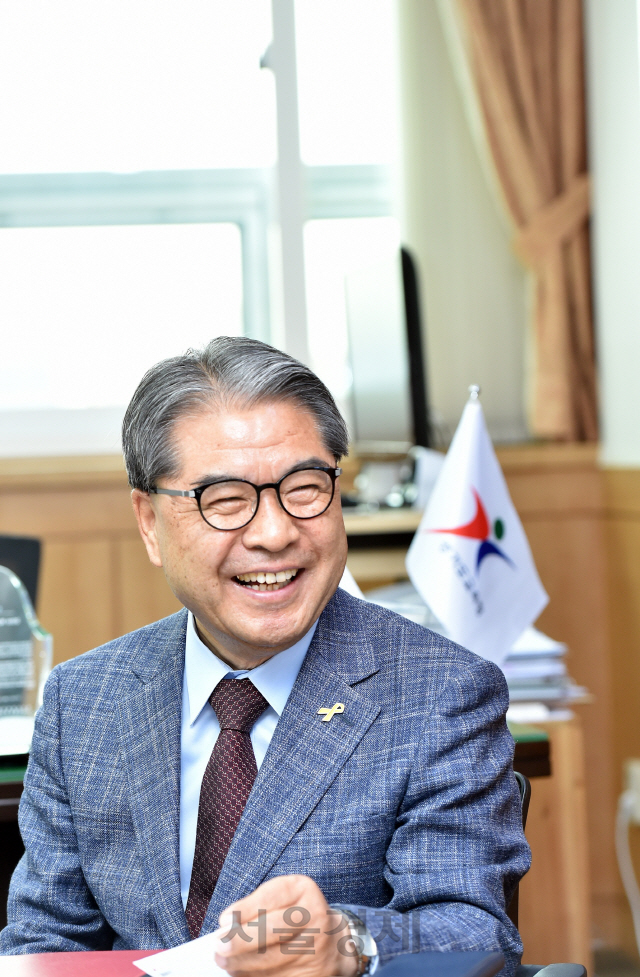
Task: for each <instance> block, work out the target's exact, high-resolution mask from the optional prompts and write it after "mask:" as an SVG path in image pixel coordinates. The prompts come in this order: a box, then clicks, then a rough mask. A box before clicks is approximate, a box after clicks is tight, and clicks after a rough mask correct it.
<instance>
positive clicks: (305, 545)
mask: <svg viewBox="0 0 640 977" xmlns="http://www.w3.org/2000/svg"><path fill="white" fill-rule="evenodd" d="M173 437H174V441H175V444H176V445H177V446H178V456H179V459H180V464H181V471H180V474H179V475H178V476H177V477H175V478H171V479H163V480H162V484H161V486H159V487H162V488H175V489H192V488H196V487H198V486H199V485H202V484H204V483H206V482H209V481H212V480H214V479H216V478H221V477H222V478H241V479H246V480H248V481H250V482H253V483H255V484H257V485H259V484H263V483H265V482H277V481H279V480H280V479H281V478H282V477H283V475H286V474H287V473H288V472H290V471H292V470H293V469H294V468H296V467H299V466H301V465H310V466H313V465H322V466H327V467H331V468H333V467H334V466H335V461H334V459H333V457H332V456H331V453H330V452H329V451H328V450H327V448H326V447H325V446H324V444H323V443H322V439H321V437H320V434H319V431H318V428H317V425H316V422H315V420H314V419H313V418H312V417H311V416H310V415H309V414H308V413H306V412H305V411H304V410H302V409H301V408H300V407H299V405H298V404H295V403H291V402H286V401H285V402H273V403H271V402H268V403H264V404H259V405H258V406H256V407H253V408H251V409H225V408H220V409H215V408H207V409H205V410H204V411H203V412H202V413H200V414H198V415H197V416H195V417H184V418H182V419H180V420H179V421H177V422H176V424H175V426H174V430H173ZM132 500H133V506H134V510H135V512H136V517H137V519H138V525H139V527H140V532H141V534H142V538H143V540H144V542H145V545H146V547H147V552H148V554H149V559H150V560H151V562H152V563H153V564H154V565H155V566H161V567H163V569H164V572H165V575H166V577H167V580H168V582H169V585H170V587H171V589H172V590H173V592H174V594H175V595H176V597H177V598H178V599H179V600H180V601H181V602H182V603H183V604H184V606H185V607H187V608H188V609H189V610H190V611H192V612H193V614H194V616H195V618H196V622H197V625H198V630H199V632H200V635H201V637H202V638H203V640H204V641H205V642H206V643H207V644H208V645H209V646H210V647H211V648H212V649H213V651H215V652H216V654H218V655H219V656H220V657H222V658H223V659H224V660H225V661H227V662H228V663H229V664H231V665H233V667H234V668H253V667H254V666H256V665H258V664H260V663H261V662H263V661H266V659H267V658H270V657H271V656H272V655H274V654H276V653H277V652H279V651H283V650H284V649H285V648H289V647H291V645H293V644H295V643H296V641H299V640H300V638H302V637H303V636H304V635H305V634H306V632H307V631H308V630H309V628H310V627H311V625H312V624H313V622H314V621H315V620H316V619H317V618H318V616H319V615H320V613H321V611H322V610H323V608H324V607H325V605H326V603H327V601H328V600H329V598H330V597H331V596H332V595H333V593H334V592H335V590H336V588H337V586H338V583H339V582H340V577H341V576H342V572H343V570H344V565H345V562H346V557H347V540H346V535H345V530H344V523H343V520H342V510H341V507H340V498H339V488H338V483H336V493H335V496H334V498H333V501H332V503H331V505H330V506H329V508H328V509H327V511H326V512H324V513H323V514H322V515H320V516H317V517H315V518H314V519H306V520H301V519H294V518H293V517H292V516H289V515H288V514H287V513H286V512H285V511H284V510H283V509H282V507H281V506H280V503H279V502H278V499H277V497H276V493H275V491H274V490H273V489H266V490H265V491H263V492H262V493H261V496H260V505H259V507H258V511H257V514H256V515H255V517H254V518H253V519H252V521H251V522H250V523H249V524H248V525H247V526H244V527H243V528H242V529H236V530H233V531H231V532H222V531H220V530H217V529H213V528H212V527H211V526H209V525H207V523H206V522H205V521H204V519H203V518H202V516H201V515H200V512H199V510H198V506H197V503H196V500H195V499H189V498H181V497H174V496H163V495H148V494H147V493H146V492H141V491H139V490H138V489H134V490H133V493H132ZM262 574H264V575H265V577H264V582H263V581H262V579H261V575H262ZM267 574H275V582H274V581H273V580H272V578H271V577H267ZM269 581H271V582H269Z"/></svg>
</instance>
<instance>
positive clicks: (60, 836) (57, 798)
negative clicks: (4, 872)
mask: <svg viewBox="0 0 640 977" xmlns="http://www.w3.org/2000/svg"><path fill="white" fill-rule="evenodd" d="M59 674H60V670H59V669H54V670H53V672H52V673H51V676H50V677H49V680H48V681H47V684H46V687H45V692H44V703H43V705H42V708H41V709H40V710H39V711H38V713H37V716H36V724H35V732H34V737H33V743H32V746H31V754H30V758H29V766H28V769H27V773H26V775H25V781H24V791H23V795H22V799H21V802H20V812H19V823H20V831H21V834H22V839H23V842H24V845H25V853H24V855H23V857H22V859H21V861H20V862H19V864H18V867H17V868H16V870H15V872H14V874H13V878H12V880H11V886H10V889H9V902H8V906H7V919H8V925H7V926H6V928H5V929H4V930H3V931H2V932H1V933H0V954H20V953H46V952H54V951H61V950H111V948H112V945H113V931H112V930H111V928H110V927H109V925H108V923H107V922H106V920H105V919H104V917H103V915H102V914H101V912H100V910H99V909H98V907H97V905H96V903H95V900H94V899H93V896H92V895H91V892H90V890H89V888H88V886H87V884H86V881H85V878H84V874H83V871H82V865H81V863H80V855H79V852H78V845H77V840H76V833H75V828H74V824H73V817H72V814H71V809H70V806H69V800H68V797H67V792H66V788H65V777H64V770H63V766H62V761H61V756H60V722H59Z"/></svg>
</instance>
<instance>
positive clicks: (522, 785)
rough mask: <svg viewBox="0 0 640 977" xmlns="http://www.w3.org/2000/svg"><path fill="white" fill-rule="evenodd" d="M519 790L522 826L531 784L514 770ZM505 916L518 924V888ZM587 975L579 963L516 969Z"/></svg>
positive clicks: (527, 976)
mask: <svg viewBox="0 0 640 977" xmlns="http://www.w3.org/2000/svg"><path fill="white" fill-rule="evenodd" d="M514 773H515V778H516V780H517V781H518V788H519V790H520V803H521V805H522V828H523V830H524V828H525V827H526V825H527V814H528V813H529V801H530V800H531V784H530V783H529V780H528V778H527V777H525V775H524V774H523V773H520V772H519V771H518V770H516V771H514ZM507 916H508V917H509V919H510V920H511V922H512V923H513V924H514V925H515V926H517V925H518V889H517V888H516V891H515V892H514V894H513V898H512V899H511V902H510V903H509V906H508V908H507ZM536 975H537V977H587V970H586V967H583V966H582V964H580V963H550V964H547V966H546V967H545V966H542V965H540V966H538V965H537V964H532V963H521V964H520V966H519V967H518V969H517V970H516V977H536Z"/></svg>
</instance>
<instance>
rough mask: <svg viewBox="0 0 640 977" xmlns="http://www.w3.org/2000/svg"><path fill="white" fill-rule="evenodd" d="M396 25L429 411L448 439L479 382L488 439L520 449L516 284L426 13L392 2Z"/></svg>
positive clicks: (431, 6) (429, 5)
mask: <svg viewBox="0 0 640 977" xmlns="http://www.w3.org/2000/svg"><path fill="white" fill-rule="evenodd" d="M600 2H602V0H600ZM607 2H608V0H607ZM399 19H400V45H401V74H402V100H403V115H404V119H403V130H404V136H403V142H404V155H405V164H404V174H405V196H406V199H405V217H404V240H405V241H406V243H407V244H408V246H409V247H410V248H411V249H412V250H413V251H414V254H415V257H416V259H417V262H418V265H419V272H420V280H421V291H422V304H423V313H424V317H425V331H426V356H427V367H428V377H429V385H430V391H429V393H430V401H431V405H432V406H433V407H435V408H436V409H437V410H438V411H439V412H440V413H441V414H442V416H443V418H444V420H445V423H446V425H447V426H448V427H449V430H450V433H452V432H453V430H454V428H455V426H456V424H457V422H458V420H459V418H460V413H461V411H462V408H463V406H464V403H465V401H466V399H467V388H468V386H469V384H471V383H479V384H480V385H481V386H482V403H483V406H484V409H485V413H486V416H487V421H488V425H489V429H490V431H491V434H492V436H493V438H494V440H497V441H508V440H522V439H525V438H526V437H527V425H526V420H525V401H526V391H525V389H524V384H525V356H526V342H527V322H528V315H527V296H528V276H527V273H526V272H525V270H524V269H523V268H522V267H521V265H520V264H519V263H518V261H517V259H516V258H515V257H514V255H513V252H512V251H511V246H510V229H509V227H508V224H507V222H506V220H505V218H504V216H503V214H501V212H500V208H499V206H498V205H497V204H496V201H495V198H494V196H493V195H492V193H491V191H490V189H489V186H488V183H487V180H486V178H485V174H484V173H483V170H482V166H481V163H480V158H479V155H478V153H477V151H476V148H475V146H474V144H473V141H472V138H471V134H470V131H469V125H468V122H467V118H466V116H465V113H464V107H463V103H462V98H461V96H460V92H459V90H458V86H457V84H456V79H455V77H454V74H453V70H452V66H451V63H450V58H449V55H448V52H447V48H446V44H445V38H444V35H443V31H442V26H441V22H440V17H439V14H438V5H437V3H436V2H435V0H428V2H424V0H399Z"/></svg>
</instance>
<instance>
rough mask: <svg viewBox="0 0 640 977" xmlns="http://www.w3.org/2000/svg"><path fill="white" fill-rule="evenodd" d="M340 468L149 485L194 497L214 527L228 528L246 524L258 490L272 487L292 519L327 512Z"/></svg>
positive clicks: (254, 509) (157, 491)
mask: <svg viewBox="0 0 640 977" xmlns="http://www.w3.org/2000/svg"><path fill="white" fill-rule="evenodd" d="M341 474H342V469H341V468H299V469H296V471H293V472H289V473H288V474H287V475H284V476H283V477H282V478H281V479H280V481H279V482H265V483H264V485H254V484H253V482H247V481H246V480H245V479H244V478H225V479H220V480H219V481H216V482H209V483H208V484H207V485H200V486H198V488H195V489H186V490H184V491H183V490H182V489H165V488H151V489H149V492H151V493H153V494H154V495H178V496H181V497H183V498H187V499H195V500H196V502H197V503H198V509H199V510H200V515H201V516H202V518H203V519H204V521H205V522H206V523H207V524H208V525H209V526H211V527H212V528H213V529H220V530H222V532H231V531H232V530H234V529H242V528H243V527H244V526H247V525H248V524H249V523H250V522H251V520H252V519H253V517H254V516H255V514H256V512H257V511H258V506H259V505H260V493H261V492H263V491H264V489H270V488H272V489H274V490H275V493H276V495H277V497H278V502H279V503H280V505H281V506H282V508H283V509H284V511H285V512H286V513H287V514H288V515H290V516H293V518H294V519H315V518H316V516H321V515H322V513H323V512H326V511H327V509H328V508H329V506H330V505H331V503H332V502H333V496H334V494H335V490H336V478H337V477H338V475H341Z"/></svg>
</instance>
